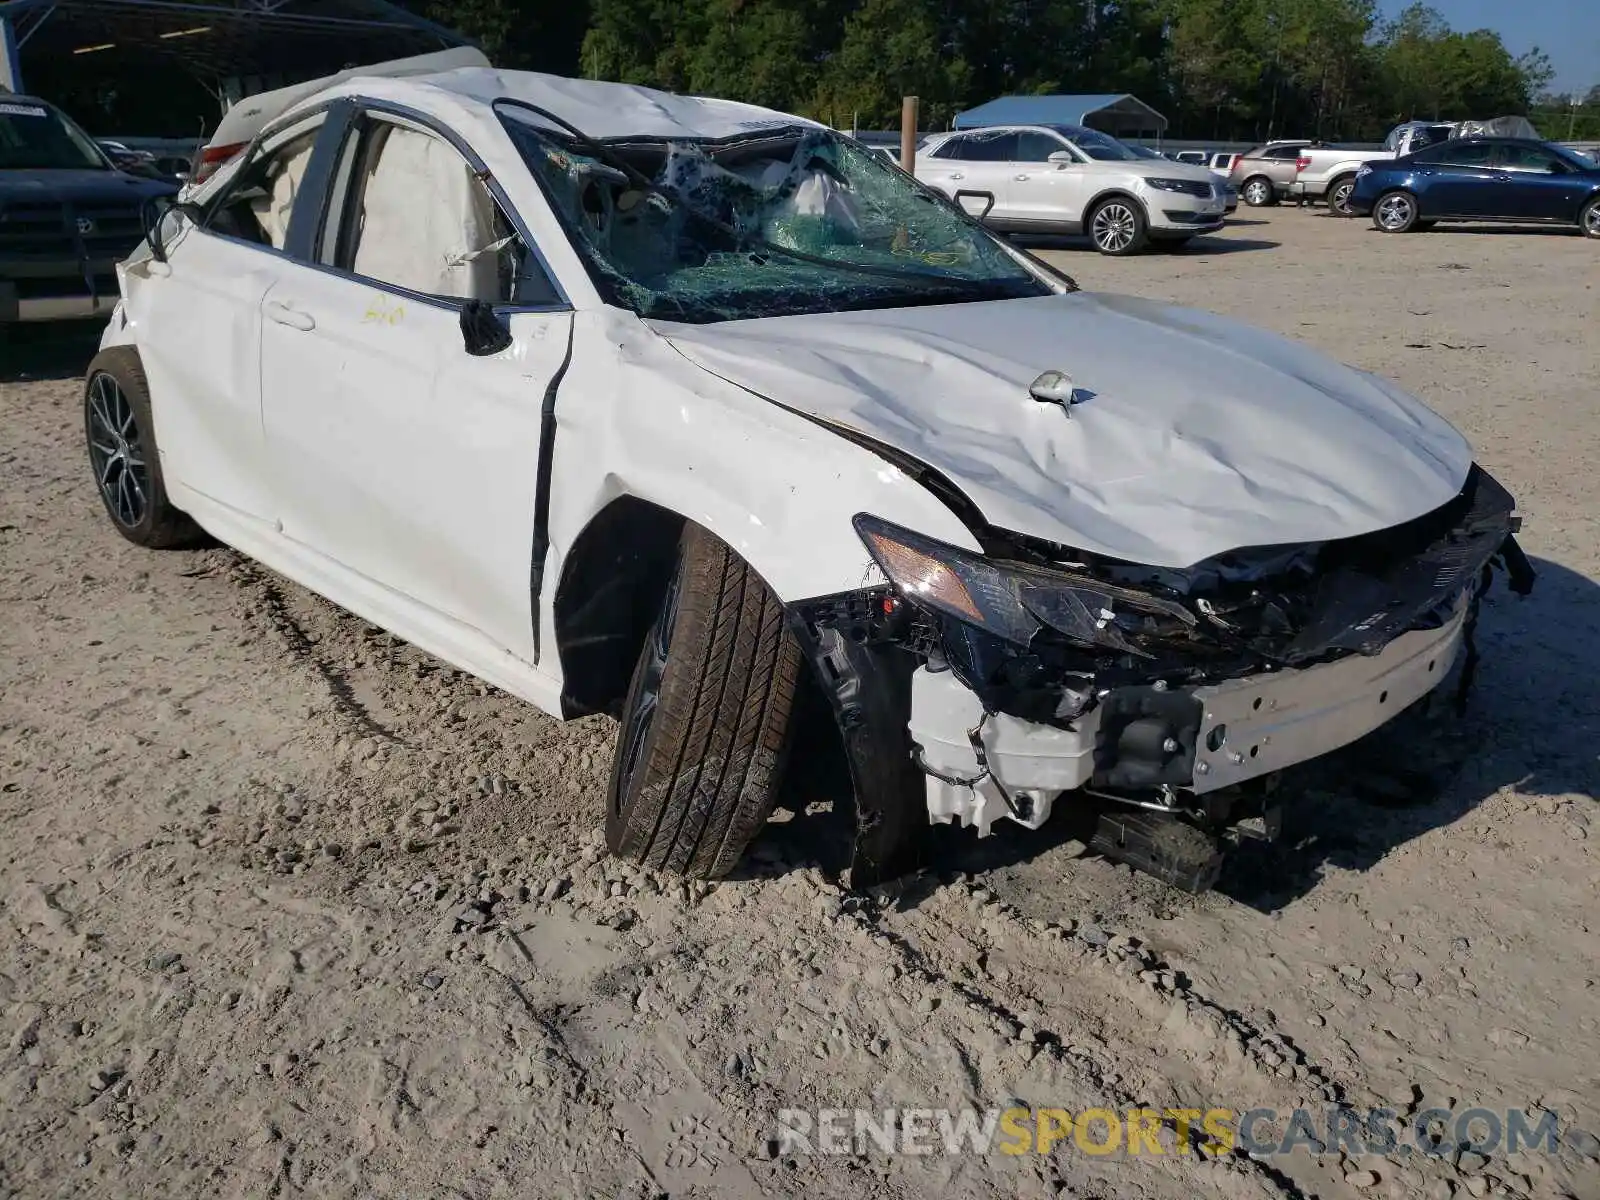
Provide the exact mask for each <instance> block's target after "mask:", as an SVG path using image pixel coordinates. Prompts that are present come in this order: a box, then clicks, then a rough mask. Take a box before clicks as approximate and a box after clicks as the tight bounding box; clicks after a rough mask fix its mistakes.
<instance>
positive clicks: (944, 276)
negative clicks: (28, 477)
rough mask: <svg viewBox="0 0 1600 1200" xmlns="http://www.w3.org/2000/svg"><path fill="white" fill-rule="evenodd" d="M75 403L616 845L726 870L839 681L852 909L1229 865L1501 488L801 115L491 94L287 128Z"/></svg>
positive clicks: (170, 215) (648, 857)
mask: <svg viewBox="0 0 1600 1200" xmlns="http://www.w3.org/2000/svg"><path fill="white" fill-rule="evenodd" d="M121 286H122V296H123V299H122V302H121V303H120V305H119V306H118V310H117V312H116V314H115V315H114V317H113V319H112V322H111V325H110V327H109V328H108V330H107V332H106V335H105V338H104V343H103V348H102V352H101V354H100V355H99V356H98V357H97V358H96V359H95V361H94V363H93V364H92V366H91V368H90V370H89V374H88V379H87V384H86V393H85V419H86V423H87V428H88V449H89V456H90V460H91V463H92V466H93V470H94V475H95V479H96V481H97V483H98V486H99V489H100V493H101V496H102V498H103V500H104V502H105V507H106V510H107V512H108V513H109V515H110V517H111V519H112V521H113V522H114V523H115V524H116V526H117V528H118V529H119V530H120V531H121V532H122V533H123V534H124V535H126V536H127V537H129V538H130V539H132V540H133V541H135V542H138V543H140V544H142V545H147V546H175V545H184V544H190V543H192V542H193V541H194V540H195V539H196V538H197V537H199V536H200V535H201V531H204V532H206V533H209V534H211V535H214V536H215V537H216V538H219V539H220V540H222V541H224V542H226V543H228V544H230V545H232V546H235V547H237V548H238V549H240V550H241V551H243V552H244V553H246V554H249V555H251V556H253V557H255V558H257V559H259V560H261V561H262V562H263V563H265V564H267V565H268V566H270V567H272V568H273V569H275V570H277V571H280V572H282V573H283V574H285V575H287V576H289V577H291V578H293V579H295V580H297V581H299V582H301V583H303V584H305V585H306V586H308V587H310V588H312V589H314V590H316V591H318V592H320V593H322V594H323V595H325V596H327V597H329V598H330V599H332V600H333V601H335V602H337V603H338V604H340V605H342V606H344V607H346V608H348V609H350V610H352V611H354V612H356V613H358V614H360V615H361V616H363V617H365V618H366V619H368V620H370V621H372V622H374V623H376V624H378V625H380V626H382V627H384V628H385V629H388V630H390V631H392V632H393V633H395V634H397V635H399V636H400V637H403V638H405V639H407V640H409V641H411V642H413V643H415V644H416V645H418V646H421V647H423V648H424V649H426V650H428V651H430V652H431V653H433V654H435V655H437V656H438V657H440V658H442V659H444V660H445V661H447V662H449V663H451V664H453V665H454V666H456V667H459V668H461V669H463V670H466V671H468V672H471V673H473V674H474V675H476V676H478V677H480V678H482V679H484V680H486V681H488V682H490V683H492V684H495V685H496V686H498V687H500V688H503V689H505V690H506V691H508V692H510V693H512V694H514V695H517V696H519V697H521V698H523V699H525V700H527V701H529V702H530V703H532V704H534V705H537V706H538V707H539V708H541V709H543V710H545V711H546V712H549V713H552V714H555V715H557V716H559V717H572V716H577V715H581V714H585V713H592V712H608V713H612V714H614V715H616V716H617V717H618V718H619V719H620V721H621V733H620V736H619V739H618V747H617V754H616V761H615V765H614V768H613V772H612V780H611V787H610V795H609V798H608V803H607V815H606V834H607V839H608V842H609V844H610V846H611V848H612V850H613V851H615V852H616V853H618V854H621V855H624V856H627V857H629V858H632V859H634V860H637V861H639V862H641V863H645V864H648V865H650V866H652V867H658V868H665V869H669V870H674V871H680V872H684V873H688V874H692V875H698V876H717V875H722V874H725V873H726V872H728V871H729V870H731V869H732V868H733V867H734V865H735V864H736V863H737V862H738V860H739V858H740V856H741V854H742V853H743V851H744V848H745V846H746V845H747V843H748V842H749V841H750V839H751V838H752V837H753V836H754V835H755V834H756V832H757V831H758V830H759V829H760V827H761V825H762V823H763V822H764V821H765V819H766V818H767V815H768V813H769V811H770V810H771V807H772V805H773V803H774V799H775V796H776V794H777V790H778V786H779V783H780V781H781V779H782V778H783V776H784V772H785V767H786V761H787V759H786V756H787V755H788V753H789V747H790V745H791V742H792V726H793V725H794V724H795V723H796V719H797V714H798V713H799V712H800V711H801V709H802V708H803V707H805V706H804V705H803V704H802V703H801V701H803V700H805V699H806V698H807V697H811V698H813V699H815V698H824V699H825V700H826V701H827V702H828V707H827V708H826V709H823V708H822V706H820V705H819V706H818V708H819V709H820V710H821V711H824V712H826V711H830V710H831V713H832V717H833V721H834V724H835V726H836V727H837V730H838V732H839V740H840V742H841V743H842V745H843V747H844V753H845V756H846V758H847V760H848V763H849V769H850V778H851V784H852V790H853V792H854V806H855V814H856V835H855V849H854V858H853V864H852V868H851V879H852V882H855V883H857V884H864V883H868V882H871V881H873V880H875V879H881V878H884V877H887V876H891V875H894V874H897V873H900V872H902V871H904V870H906V869H907V868H908V867H909V866H911V865H913V864H914V863H915V862H916V861H917V856H918V849H919V845H920V842H921V838H920V837H919V834H920V833H921V831H923V830H925V829H926V827H927V825H928V823H929V822H930V820H931V821H945V822H949V821H956V822H959V823H961V824H963V825H970V826H976V827H977V829H978V831H979V832H980V833H986V832H988V830H989V829H990V827H991V825H992V824H993V823H994V822H996V821H997V820H1000V819H1006V820H1010V821H1015V822H1020V823H1021V824H1023V825H1026V826H1030V827H1037V826H1039V825H1040V824H1042V823H1043V822H1044V821H1045V819H1046V818H1047V817H1048V816H1049V814H1050V813H1051V811H1052V808H1053V807H1060V806H1064V805H1073V806H1084V807H1085V808H1094V809H1096V810H1099V811H1102V812H1103V813H1104V814H1105V815H1104V816H1103V817H1102V822H1101V827H1102V832H1103V835H1104V836H1103V837H1102V838H1101V839H1100V840H1099V841H1098V842H1097V844H1100V845H1102V846H1103V848H1105V849H1106V850H1107V851H1108V852H1109V853H1113V854H1117V855H1119V856H1121V857H1123V858H1125V859H1127V860H1128V861H1130V862H1134V863H1136V864H1138V865H1140V866H1143V867H1145V868H1147V869H1150V870H1154V871H1156V872H1157V873H1159V874H1161V875H1162V876H1163V877H1164V878H1166V879H1168V880H1170V881H1171V882H1173V883H1176V884H1179V885H1181V886H1186V887H1202V886H1205V885H1206V884H1207V883H1209V882H1210V880H1211V878H1212V876H1213V875H1214V873H1215V867H1216V862H1217V861H1218V854H1219V851H1220V848H1221V847H1222V846H1224V845H1225V844H1226V842H1227V840H1228V839H1229V838H1230V837H1232V836H1236V835H1237V834H1238V833H1239V831H1241V830H1243V829H1247V828H1254V829H1256V830H1262V829H1266V828H1268V827H1270V824H1271V820H1270V817H1271V813H1270V810H1269V808H1268V804H1269V801H1268V800H1267V799H1266V798H1265V797H1266V787H1265V785H1266V783H1267V782H1268V781H1270V780H1271V779H1272V778H1273V776H1274V774H1275V773H1276V772H1279V771H1281V770H1282V769H1283V768H1284V767H1287V766H1289V765H1291V764H1294V763H1297V762H1301V761H1304V760H1306V759H1309V758H1312V757H1314V756H1317V755H1321V754H1324V753H1326V752H1328V751H1330V750H1333V749H1335V748H1336V747H1339V746H1341V745H1344V744H1346V743H1348V742H1350V741H1352V740H1353V739H1355V738H1357V737H1359V736H1361V735H1362V734H1364V733H1366V732H1368V731H1370V730H1372V729H1374V728H1375V727H1377V726H1378V725H1380V724H1382V723H1384V722H1385V721H1387V720H1388V719H1389V718H1391V717H1392V716H1394V715H1395V714H1396V713H1398V712H1399V711H1400V710H1401V709H1403V708H1405V707H1406V706H1407V705H1409V704H1411V703H1412V702H1414V701H1416V700H1417V699H1418V698H1419V697H1422V696H1424V695H1425V694H1427V693H1428V692H1430V691H1431V690H1432V689H1434V688H1435V687H1436V686H1437V685H1438V683H1439V682H1440V680H1442V679H1443V678H1444V677H1445V675H1446V673H1447V671H1449V670H1450V668H1451V666H1452V665H1453V663H1454V662H1455V660H1456V659H1457V658H1458V656H1460V655H1461V654H1462V653H1463V648H1464V647H1468V646H1469V645H1470V638H1471V628H1472V622H1473V619H1474V614H1475V611H1476V607H1477V603H1478V598H1479V596H1480V595H1481V592H1482V589H1483V588H1484V587H1486V586H1487V583H1488V579H1489V574H1490V567H1491V565H1492V564H1494V563H1496V562H1498V563H1500V564H1502V565H1504V566H1505V567H1506V568H1508V569H1509V571H1510V575H1511V581H1512V584H1513V586H1515V587H1517V588H1519V589H1526V588H1527V587H1528V586H1529V585H1530V583H1531V572H1530V570H1529V569H1528V565H1527V561H1526V559H1525V558H1524V557H1523V556H1522V554H1521V552H1520V551H1519V550H1518V549H1517V546H1516V543H1515V541H1514V540H1513V538H1512V533H1513V531H1514V529H1515V522H1516V518H1514V517H1513V516H1512V508H1513V503H1512V499H1511V497H1510V496H1509V495H1507V494H1506V492H1505V491H1504V490H1503V489H1502V488H1501V487H1500V486H1499V485H1498V484H1496V483H1495V481H1494V480H1493V479H1492V478H1490V477H1489V476H1488V475H1487V474H1486V473H1485V472H1483V471H1482V470H1481V469H1480V468H1478V467H1476V466H1475V465H1474V464H1473V461H1472V455H1471V452H1470V449H1469V447H1468V446H1467V444H1466V442H1465V441H1464V440H1463V439H1462V437H1461V436H1460V435H1459V434H1458V433H1457V432H1456V431H1455V430H1454V429H1453V428H1451V426H1450V425H1449V424H1447V423H1446V422H1445V421H1444V420H1442V419H1440V418H1439V417H1438V416H1436V415H1434V414H1433V413H1432V412H1430V411H1429V410H1428V409H1427V408H1425V407H1424V406H1423V405H1422V404H1421V403H1419V402H1418V401H1416V400H1414V399H1412V398H1411V397H1409V396H1407V395H1405V394H1404V393H1402V392H1400V391H1399V390H1397V389H1396V388H1394V387H1392V386H1391V385H1389V384H1387V383H1385V382H1383V381H1382V380H1380V379H1377V378H1374V377H1373V376H1371V375H1367V374H1365V373H1363V372H1360V371H1355V370H1351V369H1349V368H1346V367H1342V366H1339V365H1338V364H1336V363H1333V362H1331V361H1329V360H1327V359H1325V358H1323V357H1321V356H1319V355H1317V354H1314V353H1311V352H1309V351H1307V350H1305V349H1302V348H1300V347H1298V346H1296V345H1293V344H1291V343H1289V342H1287V341H1284V340H1282V339H1280V338H1277V337H1273V336H1271V335H1268V334H1265V333H1261V332H1258V331H1256V330H1253V329H1249V328H1246V327H1244V326H1241V325H1237V324H1234V323H1232V322H1230V321H1226V320H1223V319H1222V318H1219V317H1215V316H1211V315H1209V314H1206V313H1201V312H1194V311H1188V310H1184V309H1178V308H1174V307H1170V306H1167V305H1162V304H1156V303H1152V302H1148V301H1142V300H1134V299H1129V298H1125V297H1117V296H1096V295H1090V294H1087V293H1084V292H1081V291H1079V290H1078V289H1077V288H1076V286H1074V284H1073V283H1072V281H1071V280H1069V279H1067V278H1066V277H1065V276H1062V275H1060V274H1059V273H1057V272H1055V271H1053V270H1052V269H1050V268H1049V267H1047V266H1045V265H1043V264H1042V263H1040V262H1039V261H1037V260H1035V259H1033V258H1031V257H1030V256H1028V255H1026V254H1024V253H1022V252H1020V251H1018V250H1016V249H1015V248H1013V247H1011V246H1009V245H1008V244H1006V243H1005V242H1003V241H1000V240H999V239H997V238H996V237H994V236H993V235H991V234H990V233H988V232H987V231H986V230H984V229H983V228H982V227H981V226H980V225H978V224H977V223H975V222H974V221H972V220H971V219H970V218H969V217H968V216H967V215H965V214H964V213H962V212H961V211H959V210H958V209H956V208H954V207H952V206H951V205H950V204H949V203H948V202H947V201H945V200H944V199H943V198H941V197H939V196H938V195H936V194H934V193H932V192H930V191H928V190H927V189H925V188H924V187H923V186H922V185H920V184H918V183H917V182H916V181H915V180H914V179H912V178H911V177H910V176H909V175H906V174H904V173H903V172H901V171H899V170H897V169H895V168H894V167H893V166H892V165H891V164H888V163H886V162H884V161H882V160H881V159H880V158H879V157H877V156H875V155H873V154H872V153H870V152H869V151H867V150H866V149H865V148H863V147H862V146H860V145H859V144H857V143H855V142H853V141H851V140H849V139H847V138H844V137H841V136H840V135H838V134H836V133H834V132H832V131H830V130H828V129H826V128H824V127H822V126H819V125H816V124H814V123H812V122H809V121H805V120H803V119H800V118H797V117H792V116H787V115H784V114H781V113H776V112H771V111H768V110H764V109H760V108H753V107H749V106H745V105H739V104H732V103H728V102H724V101H717V100H702V99H690V98H684V97H678V96H672V95H667V94H663V93H659V92H653V91H648V90H645V89H641V88H634V87H627V86H622V85H613V84H602V83H589V82H579V81H572V80H565V79H557V78H552V77H549V76H542V75H534V74H521V73H509V72H496V71H494V70H491V69H487V68H484V69H467V70H458V71H450V72H445V73H441V74H435V75H426V76H415V77H410V78H387V79H385V78H371V77H368V78H353V79H347V80H343V81H340V82H338V83H336V84H334V85H333V86H331V87H329V88H328V89H326V90H324V91H321V92H320V93H318V94H316V95H313V96H310V97H309V98H305V99H302V100H299V101H298V102H297V103H296V104H295V105H294V107H292V108H291V109H289V110H288V111H286V112H284V113H282V114H281V115H280V116H278V117H277V118H275V119H274V120H272V121H271V122H270V123H269V124H268V125H267V126H266V128H265V129H264V131H263V132H262V133H261V134H260V135H259V136H258V137H256V138H255V140H254V141H252V142H251V143H250V145H249V147H248V148H247V149H246V150H244V151H243V152H242V153H241V154H240V155H239V156H237V157H236V158H235V159H233V160H232V161H231V162H229V163H228V164H227V165H226V166H224V167H223V168H222V169H221V170H220V171H218V173H217V174H216V175H215V176H214V177H213V178H211V179H209V180H208V181H207V182H206V183H205V184H204V185H202V186H200V187H198V188H196V189H193V190H192V191H191V192H190V193H188V194H187V195H186V196H185V197H184V199H183V201H182V202H181V203H177V204H174V205H171V206H169V207H167V208H166V209H165V211H163V212H160V213H157V214H154V215H153V216H152V219H151V221H150V232H149V238H148V245H147V247H146V248H145V249H144V250H143V251H142V252H141V253H139V254H136V255H135V256H134V257H133V259H131V260H130V261H129V262H128V263H126V264H125V265H124V266H123V268H122V270H121Z"/></svg>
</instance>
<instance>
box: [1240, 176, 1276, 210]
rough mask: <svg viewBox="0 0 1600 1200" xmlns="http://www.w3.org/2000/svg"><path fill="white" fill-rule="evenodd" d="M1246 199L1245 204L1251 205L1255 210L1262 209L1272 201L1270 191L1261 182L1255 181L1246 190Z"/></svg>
mask: <svg viewBox="0 0 1600 1200" xmlns="http://www.w3.org/2000/svg"><path fill="white" fill-rule="evenodd" d="M1244 198H1245V203H1247V204H1250V205H1252V206H1253V207H1255V208H1260V207H1261V206H1262V205H1263V204H1265V203H1266V202H1267V201H1268V200H1269V199H1271V195H1270V189H1269V188H1268V187H1267V185H1266V184H1265V183H1263V182H1262V181H1261V180H1259V179H1256V180H1253V181H1251V183H1250V184H1249V186H1247V187H1246V188H1245V189H1244Z"/></svg>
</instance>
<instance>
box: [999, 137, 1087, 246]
mask: <svg viewBox="0 0 1600 1200" xmlns="http://www.w3.org/2000/svg"><path fill="white" fill-rule="evenodd" d="M1058 151H1060V152H1064V153H1068V154H1072V151H1071V149H1070V148H1069V147H1068V146H1067V144H1066V142H1064V141H1062V140H1061V139H1060V138H1057V137H1055V136H1054V135H1052V134H1049V133H1045V132H1044V131H1043V130H1038V129H1025V130H1022V131H1021V132H1020V133H1018V135H1017V142H1016V148H1015V150H1014V151H1013V153H1014V154H1015V156H1016V157H1015V158H1014V159H1013V160H1012V163H1011V178H1010V180H1009V181H1008V183H1007V187H1008V188H1009V189H1010V191H1009V196H1010V209H1011V211H1012V212H1013V213H1014V214H1015V215H1016V217H1017V218H1019V219H1021V220H1026V221H1037V222H1039V223H1041V224H1044V223H1048V224H1051V225H1063V224H1076V223H1077V222H1079V221H1081V220H1082V219H1083V202H1084V200H1085V198H1086V196H1085V194H1084V188H1083V186H1082V183H1083V179H1082V177H1083V167H1082V164H1081V163H1079V162H1078V161H1077V158H1078V156H1077V155H1076V154H1073V155H1072V157H1073V161H1072V162H1066V163H1053V162H1051V161H1050V155H1052V154H1055V153H1057V152H1058Z"/></svg>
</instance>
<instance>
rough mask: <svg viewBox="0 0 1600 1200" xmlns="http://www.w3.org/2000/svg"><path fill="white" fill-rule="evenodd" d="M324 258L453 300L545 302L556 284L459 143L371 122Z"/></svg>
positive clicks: (356, 154)
mask: <svg viewBox="0 0 1600 1200" xmlns="http://www.w3.org/2000/svg"><path fill="white" fill-rule="evenodd" d="M352 153H353V158H354V161H353V163H352V164H351V166H350V169H349V171H348V173H347V172H346V171H345V170H344V169H343V167H341V171H340V175H341V176H343V175H346V174H347V175H348V185H347V188H346V190H345V191H343V192H341V193H339V194H340V196H341V197H342V207H341V209H340V211H339V212H338V214H337V215H336V217H335V218H334V219H331V220H330V221H329V222H328V224H329V225H330V226H333V225H335V224H336V225H337V235H336V236H335V237H334V238H333V239H332V243H331V245H330V244H328V243H327V242H326V241H325V243H324V246H323V248H322V251H321V253H322V255H323V261H324V262H325V263H327V264H328V265H330V266H334V267H337V268H338V269H339V270H342V271H348V272H350V273H351V274H354V275H359V276H361V277H362V278H364V279H371V280H374V281H376V282H378V283H385V284H389V285H391V286H393V287H397V288H403V289H405V290H406V291H410V292H418V293H421V294H423V295H428V296H439V297H442V298H445V299H451V300H487V301H489V302H491V303H495V304H512V303H514V304H543V303H549V302H551V301H552V300H553V298H554V294H553V288H552V287H551V286H550V283H549V281H548V279H546V278H545V276H544V274H543V271H542V270H541V268H540V267H539V264H538V263H537V261H536V260H534V259H533V257H532V256H531V255H530V254H528V252H527V249H526V247H525V246H524V245H523V243H522V240H521V238H520V237H519V236H518V235H517V233H516V232H515V229H514V228H513V226H512V225H511V223H510V221H509V220H508V219H507V218H506V216H505V214H504V213H503V212H501V210H500V207H499V205H498V204H497V203H496V202H495V199H494V196H493V195H492V194H491V193H490V192H489V189H488V187H487V186H485V184H484V182H483V180H481V179H479V178H478V176H477V175H476V174H475V173H474V172H473V170H472V169H471V167H470V166H469V165H468V164H467V161H466V159H464V158H462V156H461V154H460V153H459V152H458V151H457V150H456V148H455V147H454V146H452V145H450V144H449V143H448V142H446V141H444V140H443V139H442V138H439V137H435V136H434V135H433V134H430V133H425V132H422V131H421V130H417V129H412V128H410V127H408V126H403V125H397V124H392V123H390V122H388V121H384V120H372V121H369V122H367V124H366V126H365V129H364V131H363V133H362V135H361V138H360V140H359V142H357V143H356V148H355V150H354V151H353V152H352Z"/></svg>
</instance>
